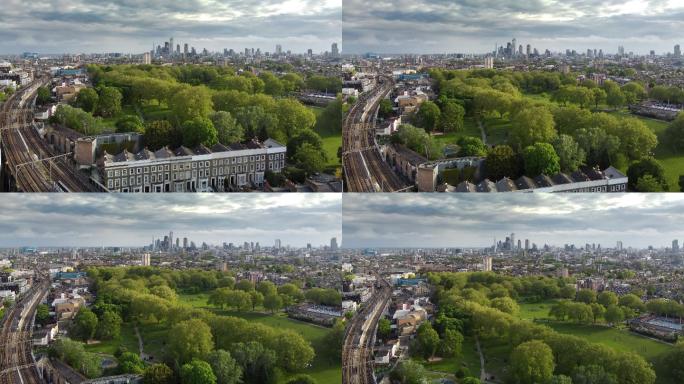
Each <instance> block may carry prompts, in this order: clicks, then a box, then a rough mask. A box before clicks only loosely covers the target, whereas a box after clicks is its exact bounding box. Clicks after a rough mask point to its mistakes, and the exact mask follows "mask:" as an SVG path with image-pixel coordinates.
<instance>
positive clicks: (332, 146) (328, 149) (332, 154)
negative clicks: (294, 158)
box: [307, 106, 342, 168]
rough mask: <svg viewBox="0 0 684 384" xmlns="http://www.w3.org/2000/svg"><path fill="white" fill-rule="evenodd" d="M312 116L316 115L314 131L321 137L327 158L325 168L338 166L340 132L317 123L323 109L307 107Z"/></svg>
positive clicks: (340, 141)
mask: <svg viewBox="0 0 684 384" xmlns="http://www.w3.org/2000/svg"><path fill="white" fill-rule="evenodd" d="M307 108H309V109H310V110H311V111H313V113H314V114H316V121H317V123H316V125H315V127H314V131H315V132H316V133H318V135H319V136H321V139H322V140H323V150H324V151H325V154H326V156H327V158H328V161H327V163H326V168H334V167H336V166H339V165H340V159H339V157H337V151H338V149H339V148H340V147H341V146H342V132H341V131H337V130H335V129H330V127H324V126H322V124H321V123H319V121H320V120H321V116H322V115H323V110H324V109H323V108H321V107H312V106H308V107H307Z"/></svg>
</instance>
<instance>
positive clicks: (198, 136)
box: [183, 117, 218, 148]
mask: <svg viewBox="0 0 684 384" xmlns="http://www.w3.org/2000/svg"><path fill="white" fill-rule="evenodd" d="M217 142H218V132H217V131H216V128H214V123H212V122H211V120H209V119H207V118H203V117H196V118H194V119H192V120H188V121H186V122H185V123H183V145H184V146H186V147H188V148H195V147H197V146H198V145H200V144H203V145H206V146H207V147H211V146H212V145H214V144H216V143H217Z"/></svg>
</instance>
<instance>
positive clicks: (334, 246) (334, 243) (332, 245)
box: [330, 237, 337, 252]
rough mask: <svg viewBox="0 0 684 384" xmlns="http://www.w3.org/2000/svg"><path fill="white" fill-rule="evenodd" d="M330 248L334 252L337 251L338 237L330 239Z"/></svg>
mask: <svg viewBox="0 0 684 384" xmlns="http://www.w3.org/2000/svg"><path fill="white" fill-rule="evenodd" d="M330 250H331V251H333V252H335V251H337V237H333V238H332V239H330Z"/></svg>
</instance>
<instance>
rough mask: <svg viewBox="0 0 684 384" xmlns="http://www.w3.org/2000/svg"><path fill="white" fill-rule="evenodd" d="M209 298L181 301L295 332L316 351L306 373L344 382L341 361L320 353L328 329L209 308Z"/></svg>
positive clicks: (192, 297) (187, 297)
mask: <svg viewBox="0 0 684 384" xmlns="http://www.w3.org/2000/svg"><path fill="white" fill-rule="evenodd" d="M208 297H209V295H208V294H206V293H200V294H193V295H180V296H179V300H180V301H181V302H183V303H185V304H187V305H190V306H193V307H196V308H207V309H210V310H213V311H214V312H215V313H216V314H219V315H224V316H234V317H240V318H243V319H245V320H248V321H250V322H257V323H261V324H265V325H268V326H271V327H273V328H276V329H290V330H292V331H294V332H297V333H299V334H300V335H302V337H304V339H306V340H308V341H309V342H310V343H311V346H312V347H313V348H314V350H315V351H316V357H315V358H314V360H313V362H312V364H311V368H309V369H307V370H306V372H305V373H306V374H308V375H311V377H313V378H314V379H316V381H317V382H319V383H339V382H341V381H342V368H341V366H340V361H336V360H335V359H333V360H332V361H331V360H330V359H328V358H326V357H325V356H323V354H322V353H321V352H320V351H322V350H324V349H325V345H324V338H325V335H327V334H328V332H330V330H329V329H328V328H325V327H319V326H317V325H314V324H309V323H305V322H302V321H297V320H293V319H290V318H288V317H286V316H285V315H283V314H277V315H270V314H267V313H259V312H235V311H225V310H224V311H220V310H216V309H214V308H209V307H207V298H208ZM141 333H143V339H144V340H145V341H146V343H147V336H146V335H145V334H144V332H143V330H142V329H141ZM150 336H151V337H152V338H153V340H157V338H156V337H155V335H154V334H151V335H150Z"/></svg>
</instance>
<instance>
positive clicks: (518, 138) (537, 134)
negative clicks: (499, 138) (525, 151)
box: [509, 106, 556, 148]
mask: <svg viewBox="0 0 684 384" xmlns="http://www.w3.org/2000/svg"><path fill="white" fill-rule="evenodd" d="M511 123H512V125H511V129H510V134H509V135H510V142H511V143H512V144H513V146H514V147H516V148H525V147H528V146H530V145H533V144H535V143H549V142H551V141H552V140H553V139H554V138H555V137H556V129H555V128H554V126H555V124H554V121H553V115H552V114H551V112H550V111H549V109H548V108H546V107H541V106H538V107H531V108H527V109H523V110H522V111H520V112H518V113H517V114H516V115H515V116H514V117H513V119H512V120H511Z"/></svg>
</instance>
